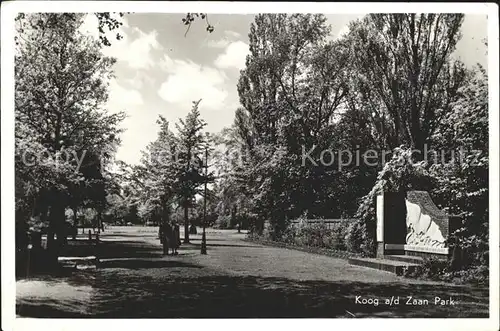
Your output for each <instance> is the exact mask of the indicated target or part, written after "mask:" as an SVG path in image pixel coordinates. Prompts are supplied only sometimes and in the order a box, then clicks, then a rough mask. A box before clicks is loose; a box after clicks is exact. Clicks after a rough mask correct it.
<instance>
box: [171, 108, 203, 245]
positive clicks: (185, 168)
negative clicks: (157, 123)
mask: <svg viewBox="0 0 500 331" xmlns="http://www.w3.org/2000/svg"><path fill="white" fill-rule="evenodd" d="M200 102H201V99H200V100H198V101H193V107H192V108H191V111H190V112H189V113H188V115H187V116H186V119H185V120H183V119H180V120H179V123H177V124H176V128H177V131H178V136H177V143H178V145H177V148H178V149H177V151H176V158H177V162H178V164H179V165H180V167H181V172H180V174H179V178H178V184H177V188H176V192H177V194H178V196H179V197H180V199H181V206H182V208H183V209H184V242H189V208H190V207H191V206H192V205H193V200H194V198H195V195H196V194H197V193H198V192H199V187H200V185H201V184H202V183H204V180H205V178H204V176H203V160H204V145H205V143H206V136H205V135H204V134H203V131H202V130H203V128H204V127H205V126H206V123H205V121H204V120H203V119H201V114H200V111H199V109H198V106H199V104H200Z"/></svg>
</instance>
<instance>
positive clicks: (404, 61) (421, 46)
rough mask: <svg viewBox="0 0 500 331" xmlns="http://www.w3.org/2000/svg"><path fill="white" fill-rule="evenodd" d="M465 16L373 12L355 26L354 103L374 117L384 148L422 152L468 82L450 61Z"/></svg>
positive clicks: (350, 43)
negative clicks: (400, 147) (403, 146)
mask: <svg viewBox="0 0 500 331" xmlns="http://www.w3.org/2000/svg"><path fill="white" fill-rule="evenodd" d="M463 18H464V15H463V14H370V15H367V16H366V17H365V18H363V19H362V20H358V21H355V22H353V23H352V24H351V25H350V32H349V34H348V35H347V36H346V37H345V40H344V41H345V43H346V45H347V47H349V48H350V51H351V56H350V59H351V61H350V62H351V64H352V74H351V80H352V82H351V84H353V85H354V86H356V89H353V90H352V98H351V101H352V103H351V105H354V104H356V107H358V109H362V111H365V112H367V113H368V114H370V115H371V116H370V118H371V122H372V125H373V128H374V129H375V130H376V133H377V134H378V136H379V137H380V138H382V145H383V146H381V147H383V148H391V149H392V148H394V147H398V146H399V145H401V144H406V145H408V146H411V147H413V148H416V149H418V150H423V146H424V144H425V143H428V142H429V138H430V136H431V135H432V133H433V132H434V131H435V130H436V128H437V126H438V124H439V122H440V120H441V119H442V118H443V116H445V114H446V112H447V111H449V107H450V104H451V102H453V100H454V97H455V96H456V94H457V90H458V88H459V87H460V86H461V85H462V84H463V80H464V76H465V70H464V67H463V65H461V64H460V63H458V62H455V63H454V62H452V61H451V54H452V53H453V52H454V50H455V47H456V44H457V42H458V41H459V39H460V37H461V33H460V27H461V25H462V22H463Z"/></svg>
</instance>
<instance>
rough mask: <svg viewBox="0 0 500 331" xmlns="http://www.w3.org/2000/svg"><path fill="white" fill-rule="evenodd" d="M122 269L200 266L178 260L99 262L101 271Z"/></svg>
mask: <svg viewBox="0 0 500 331" xmlns="http://www.w3.org/2000/svg"><path fill="white" fill-rule="evenodd" d="M105 268H122V269H135V270H138V269H151V268H198V269H202V268H203V267H202V266H200V265H196V264H192V263H187V262H183V261H178V260H144V259H117V260H104V261H100V262H99V269H105Z"/></svg>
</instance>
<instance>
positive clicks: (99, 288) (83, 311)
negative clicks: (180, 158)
mask: <svg viewBox="0 0 500 331" xmlns="http://www.w3.org/2000/svg"><path fill="white" fill-rule="evenodd" d="M156 233H157V229H156V228H146V227H144V228H141V227H121V228H110V229H108V230H107V231H106V232H105V233H104V235H103V237H102V239H103V240H104V241H103V243H102V245H101V247H100V252H99V254H100V257H101V264H100V265H99V267H98V268H97V269H93V270H92V269H90V270H85V271H75V272H74V273H73V274H71V275H66V276H61V277H35V278H32V279H29V280H22V281H18V282H17V311H18V314H19V315H21V316H29V317H108V318H109V317H124V318H132V317H148V318H162V317H219V318H220V317H486V316H487V315H488V290H487V289H485V288H474V287H471V286H468V287H465V286H453V285H449V284H444V283H436V282H425V281H416V280H410V279H405V278H401V277H397V276H395V275H393V274H390V273H386V272H382V271H378V270H373V269H369V268H363V267H357V266H351V265H349V264H348V263H347V261H345V260H342V259H337V258H332V257H327V256H322V255H315V254H310V253H305V252H300V251H294V250H289V249H283V248H276V247H267V246H262V245H258V244H254V243H249V242H246V241H242V240H241V239H243V238H244V236H245V235H244V234H238V233H237V232H236V231H235V230H212V229H210V230H208V233H207V238H208V255H201V254H200V239H201V236H200V235H195V236H192V240H191V243H190V244H183V245H182V246H181V248H180V250H179V255H178V256H166V257H164V256H162V254H161V246H160V244H159V241H158V239H157V238H156ZM409 296H411V297H412V299H417V301H413V302H412V303H414V304H413V305H407V304H406V302H407V300H408V297H409ZM398 297H399V304H394V303H395V302H396V301H395V299H397V298H398ZM435 297H440V298H442V299H449V298H451V299H452V300H453V301H454V304H452V303H451V302H448V304H445V305H441V304H438V305H435ZM386 299H387V300H389V301H390V300H392V302H393V304H392V305H389V304H385V300H386ZM425 300H428V304H426V301H425ZM389 301H388V302H389ZM419 303H423V304H419Z"/></svg>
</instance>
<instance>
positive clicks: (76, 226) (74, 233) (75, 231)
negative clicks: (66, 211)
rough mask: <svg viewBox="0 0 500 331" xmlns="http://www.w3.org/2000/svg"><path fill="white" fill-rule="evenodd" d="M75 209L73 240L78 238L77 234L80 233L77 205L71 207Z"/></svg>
mask: <svg viewBox="0 0 500 331" xmlns="http://www.w3.org/2000/svg"><path fill="white" fill-rule="evenodd" d="M71 209H73V240H76V234H77V233H78V215H77V211H76V210H77V209H78V208H77V207H73V208H71Z"/></svg>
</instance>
